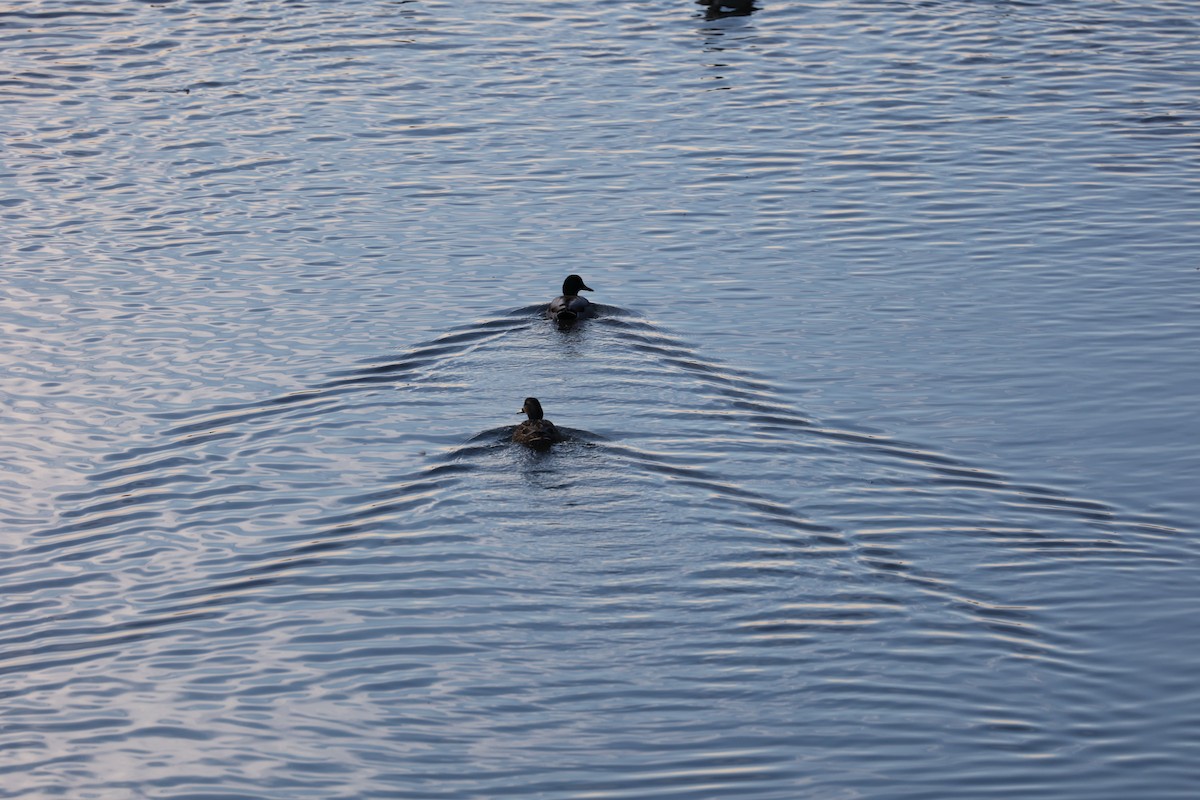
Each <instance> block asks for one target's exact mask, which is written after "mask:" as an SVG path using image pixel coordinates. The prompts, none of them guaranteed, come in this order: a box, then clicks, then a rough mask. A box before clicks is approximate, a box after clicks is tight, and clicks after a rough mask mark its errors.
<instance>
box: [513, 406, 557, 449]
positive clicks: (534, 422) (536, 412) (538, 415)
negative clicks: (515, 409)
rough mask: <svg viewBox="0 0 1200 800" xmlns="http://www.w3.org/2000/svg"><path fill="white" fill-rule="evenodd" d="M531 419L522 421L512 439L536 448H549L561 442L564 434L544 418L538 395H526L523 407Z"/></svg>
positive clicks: (523, 410)
mask: <svg viewBox="0 0 1200 800" xmlns="http://www.w3.org/2000/svg"><path fill="white" fill-rule="evenodd" d="M521 411H522V413H524V414H527V415H529V419H527V420H525V421H524V422H522V423H521V424H520V425H518V426H517V427H516V430H514V431H513V435H512V440H513V441H514V442H516V443H517V444H523V445H525V446H526V447H531V448H533V449H534V450H549V449H550V445H552V444H554V443H555V442H561V441H562V440H563V435H562V434H561V433H559V431H558V428H556V427H554V423H553V422H551V421H550V420H548V419H542V404H541V403H539V402H538V400H537V398H536V397H526V398H525V405H524V406H522V407H521Z"/></svg>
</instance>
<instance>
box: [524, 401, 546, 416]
mask: <svg viewBox="0 0 1200 800" xmlns="http://www.w3.org/2000/svg"><path fill="white" fill-rule="evenodd" d="M521 413H523V414H527V415H528V416H529V419H531V420H539V419H541V418H542V416H543V415H542V404H541V403H539V402H538V399H537V398H536V397H526V398H525V405H523V406H521Z"/></svg>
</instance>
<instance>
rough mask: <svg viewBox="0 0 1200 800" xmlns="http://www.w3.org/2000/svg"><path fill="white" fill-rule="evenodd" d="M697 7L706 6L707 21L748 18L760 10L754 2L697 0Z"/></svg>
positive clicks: (752, 0) (743, 0) (741, 0)
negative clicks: (725, 18)
mask: <svg viewBox="0 0 1200 800" xmlns="http://www.w3.org/2000/svg"><path fill="white" fill-rule="evenodd" d="M696 5H699V6H706V9H705V11H704V18H705V19H722V18H724V17H748V16H750V15H751V14H753V13H754V12H755V11H758V10H759V9H758V7H756V6H755V5H754V0H696Z"/></svg>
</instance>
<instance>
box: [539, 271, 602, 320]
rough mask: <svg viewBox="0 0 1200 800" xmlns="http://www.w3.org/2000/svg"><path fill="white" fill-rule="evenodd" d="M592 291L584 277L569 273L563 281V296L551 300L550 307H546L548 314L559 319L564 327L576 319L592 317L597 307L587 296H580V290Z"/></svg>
mask: <svg viewBox="0 0 1200 800" xmlns="http://www.w3.org/2000/svg"><path fill="white" fill-rule="evenodd" d="M590 291H592V290H591V288H590V287H588V286H587V285H586V284H585V283H584V282H583V278H581V277H579V276H578V275H568V276H567V279H566V280H565V281H563V288H562V297H556V298H554V299H553V300H551V301H550V307H549V308H547V309H546V316H548V317H551V318H552V319H555V320H557V321H558V324H559V325H562V326H564V327H567V326H570V325H574V324H575V321H576V320H580V319H584V318H586V317H590V316H592V315H593V314H595V313H596V309H595V308H594V307H593V306H592V304H591V303H589V302H588V299H587V298H586V297H580V296H579V293H580V292H590Z"/></svg>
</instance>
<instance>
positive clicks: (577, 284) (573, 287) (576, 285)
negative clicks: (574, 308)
mask: <svg viewBox="0 0 1200 800" xmlns="http://www.w3.org/2000/svg"><path fill="white" fill-rule="evenodd" d="M590 291H592V289H591V287H589V286H588V285H587V284H585V283H584V282H583V278H581V277H579V276H578V275H568V276H567V279H566V280H565V281H563V294H564V295H566V296H568V297H570V296H571V295H577V294H579V293H580V292H590Z"/></svg>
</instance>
